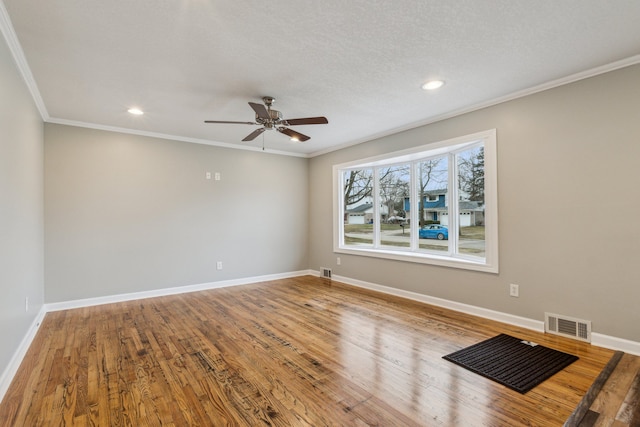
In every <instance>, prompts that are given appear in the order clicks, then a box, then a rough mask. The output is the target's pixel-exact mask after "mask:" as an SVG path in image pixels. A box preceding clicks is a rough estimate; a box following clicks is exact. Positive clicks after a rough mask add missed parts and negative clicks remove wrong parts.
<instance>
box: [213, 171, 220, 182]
mask: <svg viewBox="0 0 640 427" xmlns="http://www.w3.org/2000/svg"><path fill="white" fill-rule="evenodd" d="M214 177H215V180H216V181H220V179H221V177H220V172H216V174H215V175H214Z"/></svg>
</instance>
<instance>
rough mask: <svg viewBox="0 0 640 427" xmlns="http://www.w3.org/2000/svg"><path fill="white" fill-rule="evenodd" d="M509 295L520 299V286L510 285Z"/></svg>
mask: <svg viewBox="0 0 640 427" xmlns="http://www.w3.org/2000/svg"><path fill="white" fill-rule="evenodd" d="M509 295H510V296H512V297H519V296H520V286H519V285H516V284H514V283H512V284H510V285H509Z"/></svg>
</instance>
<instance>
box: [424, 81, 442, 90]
mask: <svg viewBox="0 0 640 427" xmlns="http://www.w3.org/2000/svg"><path fill="white" fill-rule="evenodd" d="M443 85H444V81H443V80H429V81H428V82H426V83H425V84H423V85H422V89H424V90H436V89H438V88H441V87H442V86H443Z"/></svg>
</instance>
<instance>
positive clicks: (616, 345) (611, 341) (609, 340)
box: [314, 271, 640, 356]
mask: <svg viewBox="0 0 640 427" xmlns="http://www.w3.org/2000/svg"><path fill="white" fill-rule="evenodd" d="M314 275H320V272H319V271H315V272H314ZM333 280H335V281H338V282H342V283H346V284H347V285H352V286H357V287H360V288H364V289H369V290H372V291H377V292H382V293H385V294H389V295H395V296H399V297H403V298H407V299H411V300H414V301H419V302H424V303H426V304H431V305H435V306H438V307H443V308H448V309H450V310H454V311H459V312H462V313H467V314H472V315H475V316H479V317H483V318H485V319H491V320H496V321H498V322H503V323H508V324H510V325H514V326H518V327H521V328H526V329H531V330H534V331H537V332H544V321H540V320H534V319H529V318H526V317H520V316H515V315H513V314H507V313H502V312H499V311H494V310H489V309H486V308H482V307H476V306H473V305H468V304H463V303H459V302H455V301H450V300H446V299H442V298H436V297H432V296H429V295H424V294H419V293H416V292H411V291H405V290H402V289H396V288H392V287H389V286H384V285H378V284H376V283H370V282H364V281H362V280H357V279H351V278H349V277H344V276H337V275H335V274H334V275H333ZM591 344H592V345H595V346H598V347H604V348H608V349H611V350H620V351H624V352H625V353H630V354H635V355H638V356H640V342H636V341H630V340H626V339H624V338H618V337H613V336H610V335H604V334H599V333H596V332H592V333H591Z"/></svg>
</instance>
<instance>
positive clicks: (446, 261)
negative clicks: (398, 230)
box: [334, 247, 498, 274]
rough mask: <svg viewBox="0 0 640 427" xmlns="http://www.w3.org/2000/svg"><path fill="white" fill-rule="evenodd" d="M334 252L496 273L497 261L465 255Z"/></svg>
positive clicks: (365, 250) (368, 250)
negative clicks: (492, 261)
mask: <svg viewBox="0 0 640 427" xmlns="http://www.w3.org/2000/svg"><path fill="white" fill-rule="evenodd" d="M334 252H335V253H340V254H347V255H357V256H367V257H373V258H383V259H389V260H394V261H404V262H413V263H418V264H429V265H437V266H440V267H449V268H459V269H463V270H474V271H481V272H484V273H495V274H497V273H498V265H497V263H493V264H492V263H488V262H487V261H485V260H484V259H472V258H466V257H462V256H460V257H455V258H454V257H452V256H441V255H437V254H432V253H424V252H420V253H417V252H409V251H407V252H401V251H398V250H395V251H390V250H385V249H381V248H375V249H374V248H357V249H355V248H350V247H339V248H334Z"/></svg>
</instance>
